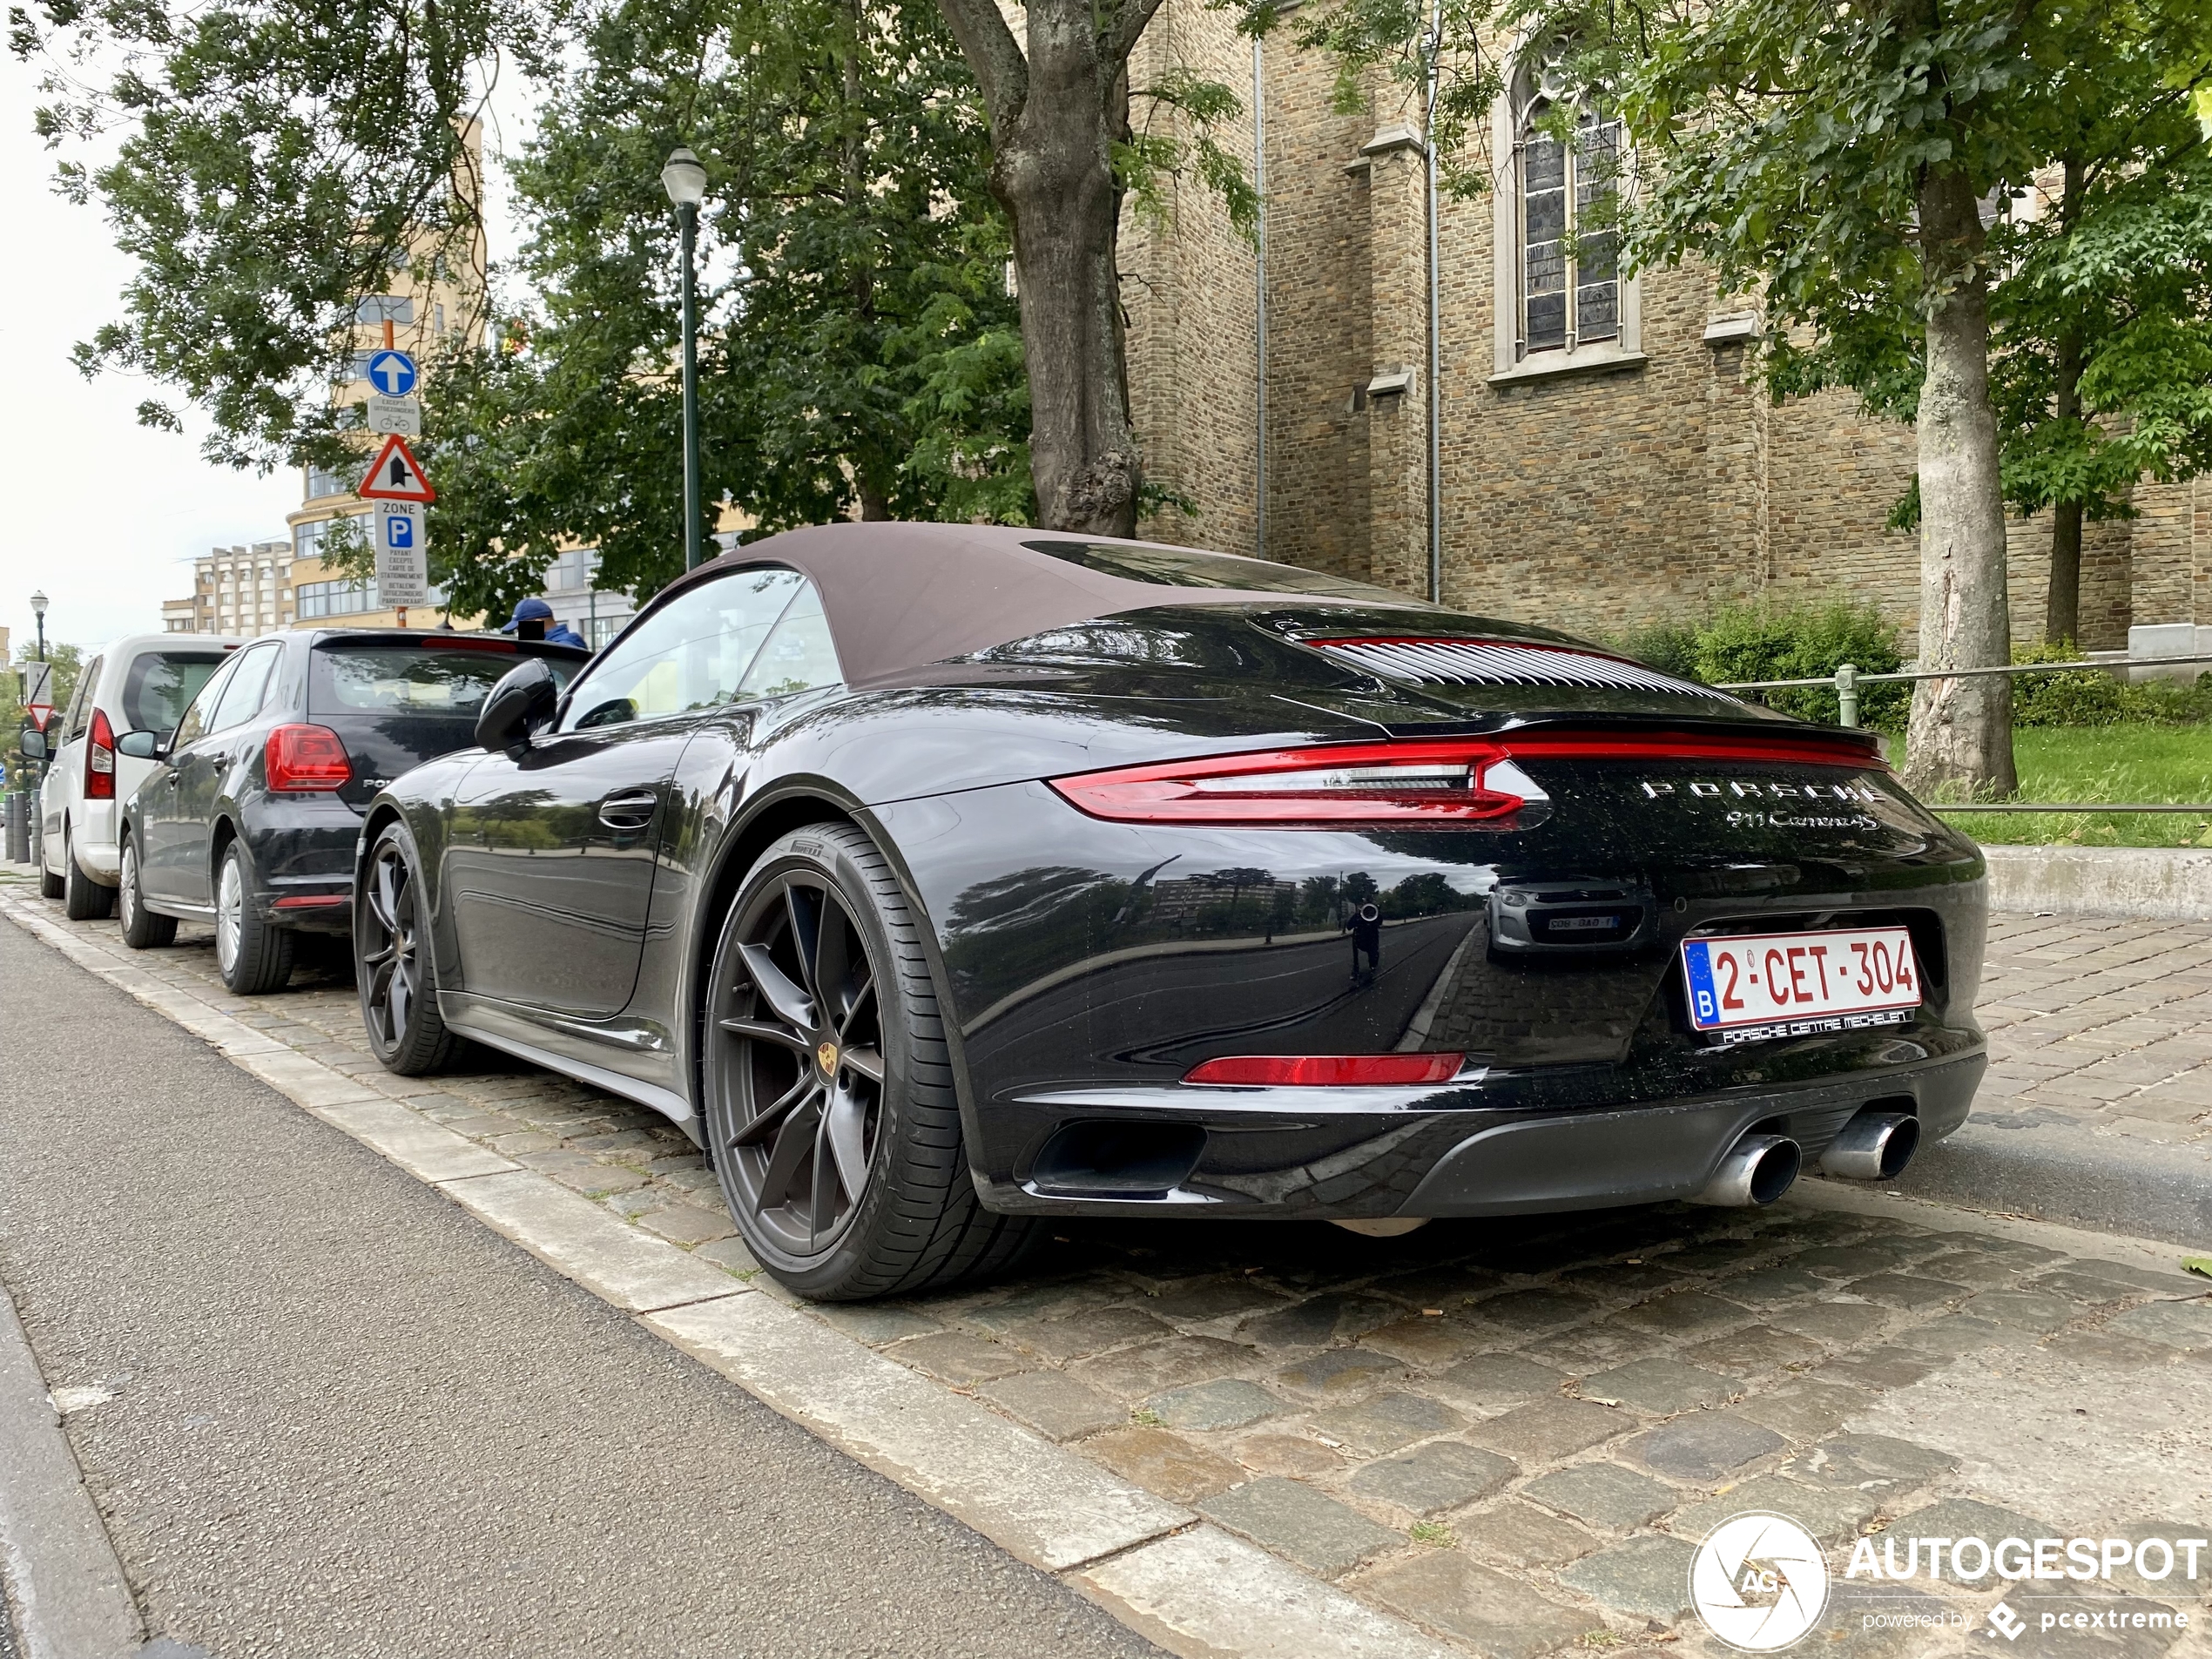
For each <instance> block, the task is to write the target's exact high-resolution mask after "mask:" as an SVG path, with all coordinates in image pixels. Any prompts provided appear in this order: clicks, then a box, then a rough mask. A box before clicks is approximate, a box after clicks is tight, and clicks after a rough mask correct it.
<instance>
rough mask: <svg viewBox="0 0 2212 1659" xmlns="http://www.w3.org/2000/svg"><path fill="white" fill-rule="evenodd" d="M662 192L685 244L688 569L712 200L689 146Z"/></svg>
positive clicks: (694, 536)
mask: <svg viewBox="0 0 2212 1659" xmlns="http://www.w3.org/2000/svg"><path fill="white" fill-rule="evenodd" d="M660 182H661V188H662V189H664V190H665V191H666V192H668V199H669V200H671V202H674V203H675V204H676V222H677V224H678V226H680V227H681V229H682V232H683V238H684V568H685V570H697V569H698V563H699V320H698V273H697V271H696V270H695V269H694V267H695V266H696V265H697V263H698V242H699V204H700V203H701V202H702V201H704V200H705V199H706V169H705V167H703V166H701V165H699V158H698V157H697V156H695V155H693V154H692V153H691V151H690V150H689V149H688V148H686V147H685V145H677V146H676V148H675V149H673V150H671V151H670V152H668V165H666V166H664V167H663V168H662V169H661V170H660Z"/></svg>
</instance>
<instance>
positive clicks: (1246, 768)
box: [1047, 738, 1522, 824]
mask: <svg viewBox="0 0 2212 1659" xmlns="http://www.w3.org/2000/svg"><path fill="white" fill-rule="evenodd" d="M1503 758H1504V756H1503V752H1502V751H1501V749H1500V748H1499V747H1498V746H1497V745H1495V744H1493V743H1488V742H1482V741H1469V740H1468V739H1466V738H1453V739H1447V740H1444V741H1438V742H1415V743H1347V744H1340V745H1331V746H1329V747H1326V748H1318V749H1268V750H1262V751H1261V752H1258V753H1256V754H1240V755H1238V754H1232V755H1203V756H1197V757H1194V758H1193V759H1189V760H1171V761H1166V762H1163V763H1161V764H1159V765H1149V766H1122V767H1116V769H1115V770H1113V771H1111V772H1084V773H1081V774H1079V775H1077V776H1076V777H1072V778H1054V779H1048V780H1047V781H1048V783H1049V785H1050V786H1051V787H1052V788H1053V789H1054V790H1055V791H1057V792H1059V793H1060V795H1062V797H1063V798H1064V799H1067V800H1068V801H1069V803H1070V804H1071V805H1073V806H1076V807H1079V808H1080V809H1081V810H1082V811H1083V812H1086V813H1089V814H1090V815H1091V816H1092V817H1094V818H1105V819H1116V820H1119V821H1123V822H1130V823H1181V824H1351V823H1357V824H1372V823H1434V824H1453V823H1464V822H1466V821H1467V820H1468V819H1486V818H1501V817H1503V816H1505V815H1506V814H1507V813H1513V812H1517V811H1518V810H1520V808H1521V805H1522V798H1521V796H1519V795H1508V794H1504V793H1501V792H1497V791H1493V790H1485V789H1482V788H1480V786H1479V780H1480V775H1481V768H1482V767H1484V766H1486V765H1493V764H1494V763H1495V762H1497V761H1498V760H1500V759H1503ZM1420 765H1464V766H1467V767H1468V768H1470V775H1471V777H1472V778H1473V779H1475V780H1477V782H1478V786H1477V787H1474V788H1470V789H1468V790H1467V792H1465V793H1463V794H1461V795H1460V796H1459V797H1458V798H1456V799H1448V798H1445V797H1443V796H1441V795H1440V794H1438V793H1437V792H1433V791H1421V792H1416V791H1413V790H1410V789H1401V790H1397V791H1393V790H1392V789H1391V788H1390V786H1389V785H1388V784H1387V782H1386V781H1384V780H1380V779H1377V780H1373V781H1372V782H1368V783H1363V784H1362V785H1361V786H1358V787H1356V788H1355V787H1345V788H1340V789H1338V790H1334V791H1322V790H1316V791H1312V792H1293V791H1284V790H1254V791H1253V792H1251V793H1249V794H1238V793H1235V792H1227V791H1216V790H1203V789H1200V788H1199V787H1197V786H1198V785H1199V784H1200V783H1202V782H1203V781H1204V780H1205V779H1213V778H1261V777H1265V776H1268V775H1270V774H1273V773H1280V772H1318V771H1324V770H1327V771H1361V770H1377V769H1385V770H1386V769H1388V768H1390V767H1393V766H1405V767H1409V768H1410V767H1415V766H1420Z"/></svg>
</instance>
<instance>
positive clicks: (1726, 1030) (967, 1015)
mask: <svg viewBox="0 0 2212 1659" xmlns="http://www.w3.org/2000/svg"><path fill="white" fill-rule="evenodd" d="M476 735H477V738H478V740H479V742H480V743H481V744H482V748H481V750H472V751H469V752H462V753H457V754H453V755H448V756H446V757H444V758H443V759H438V760H434V761H431V762H429V763H428V764H427V765H422V766H420V767H418V768H416V769H415V770H414V771H413V772H408V773H407V774H406V775H405V776H404V777H402V778H401V779H397V780H396V781H395V782H394V783H393V784H392V785H391V786H389V787H388V788H386V789H385V790H384V791H383V792H381V794H380V795H379V796H378V797H377V799H376V800H375V801H374V804H373V805H372V806H371V807H370V810H369V812H368V818H367V821H366V823H365V825H364V828H363V832H362V834H361V843H360V846H361V850H360V855H359V860H358V869H357V873H356V878H355V883H356V885H355V907H354V914H355V916H356V918H357V921H356V927H355V951H356V955H357V957H358V966H359V970H360V982H361V1002H362V1009H363V1014H364V1016H365V1018H366V1020H367V1022H368V1028H369V1033H370V1036H371V1038H372V1041H373V1043H374V1049H375V1051H376V1054H377V1055H378V1057H379V1058H380V1059H381V1060H382V1061H383V1062H384V1063H385V1064H386V1065H388V1066H389V1067H391V1068H392V1069H395V1070H398V1071H403V1072H419V1071H426V1070H429V1069H434V1068H435V1067H437V1066H438V1065H440V1064H441V1063H442V1062H444V1061H445V1060H446V1059H447V1058H448V1055H450V1053H451V1052H452V1049H453V1048H454V1046H455V1042H457V1041H458V1040H459V1039H461V1038H463V1037H465V1038H469V1039H473V1040H475V1041H476V1042H482V1043H486V1044H489V1046H490V1047H492V1048H494V1049H502V1050H504V1051H506V1052H507V1053H509V1054H511V1055H519V1056H521V1057H523V1058H525V1059H528V1060H531V1061H535V1062H540V1063H543V1064H544V1065H546V1066H549V1067H551V1068H553V1069H556V1070H558V1071H562V1072H565V1073H567V1074H569V1075H570V1076H575V1077H578V1078H581V1079H583V1080H586V1081H588V1082H592V1083H595V1084H597V1085H599V1086H601V1087H604V1088H605V1089H610V1090H612V1091H614V1092H615V1093H617V1094H619V1095H622V1096H628V1097H629V1098H631V1099H633V1100H636V1101H639V1102H643V1103H645V1104H647V1105H649V1106H651V1107H654V1108H656V1109H658V1110H660V1111H662V1112H664V1113H665V1114H667V1116H669V1117H670V1118H671V1120H673V1121H674V1122H675V1123H678V1124H680V1125H682V1127H683V1128H684V1130H685V1131H686V1132H687V1133H688V1134H689V1135H690V1136H691V1137H692V1138H693V1139H694V1140H696V1141H697V1142H698V1143H699V1144H700V1145H701V1146H702V1147H703V1148H705V1150H707V1151H708V1153H709V1155H710V1156H711V1157H712V1158H713V1160H714V1163H715V1165H716V1168H717V1169H718V1171H719V1175H720V1179H721V1183H722V1185H723V1189H724V1191H725V1194H726V1195H727V1197H728V1199H729V1202H730V1207H731V1210H732V1212H733V1214H734V1216H735V1217H736V1219H737V1222H738V1225H739V1227H740V1228H741V1230H742V1231H743V1234H744V1237H745V1242H746V1244H748V1245H749V1246H750V1247H751V1248H752V1251H754V1253H755V1254H756V1255H758V1256H759V1258H760V1260H761V1261H762V1262H763V1263H764V1264H766V1265H767V1267H768V1268H769V1269H770V1271H772V1272H773V1273H774V1274H775V1275H776V1277H777V1278H779V1279H780V1280H782V1281H783V1282H784V1283H785V1284H786V1285H790V1286H791V1287H792V1288H793V1289H794V1290H796V1291H799V1292H801V1293H803V1294H805V1295H807V1296H812V1297H818V1298H858V1297H866V1296H874V1295H882V1294H886V1293H889V1292H893V1291H913V1290H915V1289H918V1288H921V1287H922V1286H924V1285H941V1284H943V1283H946V1282H948V1281H949V1280H951V1279H953V1278H958V1277H961V1276H964V1275H969V1274H975V1273H981V1272H987V1271H993V1270H995V1269H998V1268H1001V1267H1003V1266H1004V1265H1005V1264H1007V1263H1008V1262H1009V1261H1011V1260H1012V1259H1013V1258H1014V1257H1015V1255H1016V1254H1017V1253H1018V1251H1020V1249H1021V1247H1022V1244H1023V1243H1024V1242H1025V1241H1026V1239H1027V1238H1028V1236H1029V1234H1030V1232H1031V1231H1032V1230H1034V1229H1035V1228H1036V1227H1038V1226H1039V1225H1041V1224H1043V1223H1044V1221H1045V1220H1046V1219H1047V1218H1049V1217H1053V1216H1055V1215H1087V1216H1109V1215H1111V1216H1124V1217H1127V1216H1137V1215H1146V1214H1155V1215H1175V1216H1178V1217H1196V1216H1207V1217H1222V1218H1224V1219H1226V1218H1231V1217H1246V1218H1254V1219H1286V1218H1288V1219H1296V1218H1310V1219H1318V1220H1332V1221H1339V1222H1342V1223H1345V1224H1350V1225H1352V1226H1353V1227H1354V1228H1355V1229H1357V1230H1360V1231H1371V1232H1389V1231H1403V1230H1406V1229H1408V1228H1410V1227H1412V1226H1414V1225H1418V1224H1419V1223H1420V1220H1421V1219H1423V1218H1426V1217H1443V1216H1495V1215H1507V1214H1514V1213H1519V1212H1527V1211H1566V1210H1575V1209H1594V1208H1599V1207H1602V1206H1608V1205H1622V1204H1645V1203H1651V1202H1655V1201H1659V1200H1665V1199H1682V1198H1696V1199H1702V1200H1703V1201H1705V1202H1708V1203H1718V1204H1755V1203H1764V1202H1770V1201H1771V1200H1772V1199H1773V1198H1775V1197H1777V1196H1779V1194H1780V1193H1781V1192H1782V1190H1784V1189H1785V1188H1787V1187H1788V1186H1789V1184H1791V1181H1792V1180H1793V1179H1794V1178H1795V1177H1796V1176H1797V1172H1798V1170H1799V1167H1800V1163H1801V1161H1802V1162H1806V1163H1817V1164H1819V1165H1820V1166H1821V1167H1822V1168H1824V1170H1827V1171H1828V1172H1830V1173H1831V1174H1838V1175H1844V1176H1857V1177H1889V1176H1892V1175H1893V1174H1895V1173H1896V1171H1897V1170H1898V1169H1899V1168H1901V1167H1902V1165H1903V1163H1904V1161H1905V1159H1907V1158H1909V1157H1911V1156H1912V1150H1913V1148H1914V1145H1915V1143H1917V1142H1918V1141H1919V1140H1920V1139H1922V1138H1924V1137H1933V1136H1942V1135H1946V1134H1948V1133H1950V1132H1951V1131H1952V1130H1954V1129H1956V1128H1957V1127H1958V1126H1959V1123H1962V1122H1963V1121H1964V1120H1965V1118H1966V1113H1967V1110H1968V1108H1969V1106H1970V1105H1971V1103H1972V1101H1973V1093H1974V1089H1975V1086H1976V1084H1977V1082H1979V1079H1980V1076H1981V1073H1982V1070H1983V1068H1984V1065H1985V1063H1986V1055H1985V1050H1984V1043H1983V1040H1982V1036H1981V1034H1980V1033H1979V1030H1978V1029H1977V1028H1976V1027H1975V1025H1974V1022H1973V1005H1974V993H1975V986H1976V981H1977V980H1978V978H1979V974H1980V969H1981V958H1982V941H1983V929H1984V922H1985V911H1986V883H1985V880H1984V870H1983V863H1982V859H1981V856H1980V854H1979V852H1978V851H1977V850H1976V849H1975V847H1974V846H1973V843H1972V842H1970V841H1968V840H1965V839H1963V838H1961V837H1960V836H1959V835H1958V834H1957V833H1954V832H1953V831H1952V830H1951V829H1949V828H1948V827H1946V826H1945V825H1944V824H1942V823H1941V822H1939V820H1937V819H1935V818H1933V817H1932V816H1931V815H1930V814H1929V813H1926V812H1925V811H1924V810H1923V809H1922V808H1921V807H1920V806H1919V805H1918V804H1916V803H1915V802H1914V801H1913V800H1912V799H1911V798H1910V797H1909V796H1907V795H1906V794H1905V792H1904V791H1903V790H1902V789H1901V788H1900V787H1899V786H1898V782H1897V780H1896V779H1894V778H1893V777H1892V775H1891V773H1890V771H1889V769H1888V767H1887V766H1886V765H1885V764H1884V762H1883V760H1882V759H1881V756H1880V753H1879V751H1878V748H1877V746H1876V745H1875V744H1874V742H1873V741H1872V740H1871V738H1867V737H1866V736H1865V735H1864V734H1862V733H1860V732H1853V731H1848V730H1841V729H1835V728H1829V727H1823V726H1816V725H1806V724H1804V723H1801V722H1798V721H1796V720H1792V719H1788V718H1784V717H1781V716H1779V715H1777V714H1774V713H1772V712H1770V711H1767V710H1764V709H1761V708H1757V707H1754V706H1751V705H1747V704H1745V703H1743V702H1741V701H1738V700H1737V698H1732V697H1730V696H1728V695H1726V694H1724V693H1722V692H1717V691H1712V690H1710V688H1707V687H1704V686H1701V685H1692V684H1689V683H1686V682H1683V681H1681V680H1677V679H1675V678H1670V677H1669V676H1667V675H1665V674H1662V673H1659V672H1657V671H1654V670H1652V669H1649V668H1647V667H1644V666H1642V664H1636V663H1633V662H1629V661H1627V660H1625V659H1623V658H1621V657H1619V656H1618V655H1616V654H1614V653H1612V652H1609V651H1605V650H1602V649H1600V648H1597V647H1594V646H1590V645H1588V644H1581V643H1580V642H1578V641H1575V640H1574V639H1571V638H1568V637H1566V636H1564V635H1560V634H1555V633H1552V632H1548V631H1544V630H1541V629H1536V628H1530V627H1525V626H1521V625H1517V624H1506V623H1498V622H1492V621H1487V620H1484V619H1482V618H1480V617H1473V616H1467V615H1465V614H1462V613H1460V612H1457V611H1453V610H1443V609H1440V608H1438V607H1436V606H1433V605H1430V604H1423V603H1420V602H1418V601H1414V600H1412V599H1408V598H1406V597H1404V596H1403V595H1400V594H1397V593H1394V592H1391V591H1389V590H1384V589H1381V588H1375V587H1369V586H1366V585H1364V584H1362V583H1355V582H1350V581H1345V580H1340V579H1338V578H1335V577H1327V576H1323V575H1318V574H1316V573H1314V572H1312V571H1308V570H1297V569H1293V568H1291V567H1289V566H1286V565H1279V564H1270V563H1263V562H1260V561H1257V560H1253V559H1246V558H1238V557H1231V556H1224V555H1219V554H1212V553H1204V552H1197V551H1193V550H1188V549H1184V548H1175V547H1163V546H1155V545H1149V544H1145V543H1135V542H1116V541H1096V540H1080V539H1070V538H1068V537H1066V536H1053V535H1049V534H1045V533H1042V532H1038V531H1033V530H1021V529H988V528H975V527H972V526H960V525H895V524H894V525H887V524H840V525H833V526H827V527H823V528H819V529H806V530H798V531H792V532H790V533H787V534H785V535H781V536H773V537H771V538H769V539H766V540H765V541H762V542H759V543H754V544H752V545H751V546H749V547H746V548H744V549H742V550H739V551H738V552H735V553H732V554H730V555H728V556H725V557H723V558H719V559H717V560H715V561H714V562H712V563H709V564H706V565H705V566H702V567H701V568H700V569H698V570H696V571H693V572H691V574H690V575H688V576H686V577H684V578H682V579H681V580H679V581H678V582H676V583H673V584H671V586H670V587H669V588H668V589H666V590H664V591H663V592H662V593H661V594H659V595H658V597H656V598H655V599H654V600H653V601H652V602H651V604H649V605H647V606H646V607H645V609H644V610H643V611H642V612H641V613H640V614H639V616H638V617H637V619H636V620H635V621H634V622H633V623H631V625H630V627H629V628H628V630H627V631H625V632H624V634H623V635H622V636H621V637H620V638H618V639H617V641H615V643H614V644H611V645H610V646H609V647H608V648H607V649H606V650H605V651H602V652H601V653H600V654H599V656H598V657H597V658H596V659H594V661H593V662H592V663H591V664H590V666H589V668H587V669H586V670H585V671H583V673H582V674H581V675H579V676H578V677H577V679H576V680H575V681H574V683H573V684H571V685H569V687H568V688H567V689H566V691H558V690H556V686H555V684H554V682H553V678H552V677H551V675H550V672H549V671H546V670H545V669H544V668H543V666H542V665H541V664H536V663H529V664H524V665H523V666H522V667H521V668H519V669H517V670H516V671H515V672H513V673H512V674H510V675H509V676H508V678H506V679H505V680H503V681H502V683H501V685H499V687H498V688H497V689H496V691H494V693H493V695H492V696H491V697H490V698H488V699H487V701H486V703H485V705H484V708H483V712H482V717H481V718H480V721H479V724H478V726H477V732H476Z"/></svg>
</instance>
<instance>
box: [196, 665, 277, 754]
mask: <svg viewBox="0 0 2212 1659" xmlns="http://www.w3.org/2000/svg"><path fill="white" fill-rule="evenodd" d="M279 649H280V647H278V646H275V645H256V646H255V647H254V648H253V650H252V651H247V652H246V654H245V656H243V657H241V658H239V664H238V668H237V671H235V672H233V674H232V675H231V683H230V684H229V685H226V686H225V687H224V688H223V700H222V701H221V702H219V703H218V704H217V705H215V718H213V719H212V720H211V721H209V722H208V725H207V729H208V730H209V731H210V732H227V731H229V730H230V729H231V728H232V727H233V726H234V725H244V724H245V723H246V721H248V720H250V719H252V718H253V717H254V716H255V715H256V714H259V713H260V711H261V693H262V692H264V691H266V690H267V689H268V685H269V671H270V670H271V669H273V668H274V667H275V666H276V660H277V651H279Z"/></svg>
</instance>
